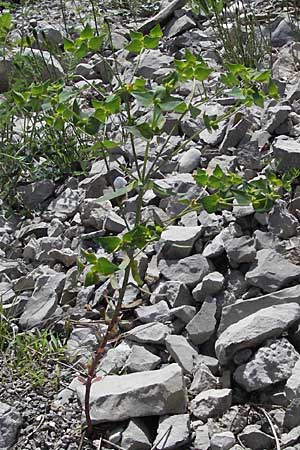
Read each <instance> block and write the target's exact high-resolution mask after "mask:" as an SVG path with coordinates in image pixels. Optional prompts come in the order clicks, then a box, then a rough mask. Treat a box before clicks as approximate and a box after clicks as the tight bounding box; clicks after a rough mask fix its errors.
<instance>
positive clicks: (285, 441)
mask: <svg viewBox="0 0 300 450" xmlns="http://www.w3.org/2000/svg"><path fill="white" fill-rule="evenodd" d="M299 438H300V426H297V427H295V428H293V429H292V430H291V431H290V432H289V433H284V434H282V436H281V442H282V445H283V446H284V448H286V445H293V447H288V448H289V449H292V450H299V448H298V446H296V444H297V443H298V442H299ZM286 450H287V448H286Z"/></svg>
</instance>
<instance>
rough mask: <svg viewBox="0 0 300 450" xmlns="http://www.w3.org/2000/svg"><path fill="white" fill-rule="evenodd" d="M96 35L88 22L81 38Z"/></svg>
mask: <svg viewBox="0 0 300 450" xmlns="http://www.w3.org/2000/svg"><path fill="white" fill-rule="evenodd" d="M93 36H94V33H93V30H92V28H91V27H90V25H89V24H86V26H85V28H84V30H83V31H82V32H81V33H80V38H81V39H84V40H86V39H91V38H92V37H93Z"/></svg>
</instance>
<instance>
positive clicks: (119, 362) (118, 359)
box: [90, 329, 131, 376]
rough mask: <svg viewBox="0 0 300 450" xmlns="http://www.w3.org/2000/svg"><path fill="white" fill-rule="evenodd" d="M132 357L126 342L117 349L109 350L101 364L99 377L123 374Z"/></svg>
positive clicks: (98, 372)
mask: <svg viewBox="0 0 300 450" xmlns="http://www.w3.org/2000/svg"><path fill="white" fill-rule="evenodd" d="M104 331H105V329H104V330H102V332H104ZM90 334H91V333H90ZM130 355H131V348H130V346H129V345H128V344H127V342H124V341H123V342H121V343H120V344H119V345H118V346H117V347H115V348H111V349H109V350H108V352H107V354H106V355H105V356H104V358H103V359H102V360H101V362H100V365H99V370H98V371H97V375H99V376H104V375H105V376H106V375H111V374H119V373H121V372H122V371H123V369H124V367H125V364H126V362H127V360H128V358H129V356H130Z"/></svg>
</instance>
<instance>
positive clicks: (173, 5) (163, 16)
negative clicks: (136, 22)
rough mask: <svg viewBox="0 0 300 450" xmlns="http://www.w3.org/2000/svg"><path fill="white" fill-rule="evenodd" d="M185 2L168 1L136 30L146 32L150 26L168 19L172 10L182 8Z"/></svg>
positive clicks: (178, 0)
mask: <svg viewBox="0 0 300 450" xmlns="http://www.w3.org/2000/svg"><path fill="white" fill-rule="evenodd" d="M186 3H187V0H173V1H172V2H170V3H168V4H167V5H166V6H165V8H163V9H162V10H161V11H159V12H158V13H157V14H156V15H155V16H153V17H151V19H148V20H147V21H146V22H144V23H143V24H142V25H141V26H140V27H139V28H138V31H141V32H142V33H144V34H145V33H148V32H149V31H150V30H151V29H152V28H154V27H155V25H157V24H158V23H159V24H162V25H163V24H164V23H167V22H168V21H169V19H170V18H171V17H172V16H173V14H174V12H175V11H176V10H177V9H180V8H183V6H185V4H186Z"/></svg>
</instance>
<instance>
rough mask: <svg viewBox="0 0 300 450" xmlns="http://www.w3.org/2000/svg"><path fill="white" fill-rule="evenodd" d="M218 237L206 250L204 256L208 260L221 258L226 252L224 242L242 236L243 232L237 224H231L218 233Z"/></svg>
mask: <svg viewBox="0 0 300 450" xmlns="http://www.w3.org/2000/svg"><path fill="white" fill-rule="evenodd" d="M216 234H217V236H216V237H215V238H214V239H213V240H212V241H211V242H210V243H209V244H208V245H207V246H206V247H205V248H204V250H203V254H202V255H203V256H205V257H206V258H216V257H218V256H221V255H222V254H223V253H224V251H225V247H224V242H225V241H226V240H230V239H233V238H235V237H239V236H241V230H240V229H239V227H237V226H236V224H230V225H229V226H228V227H227V228H225V229H223V230H221V231H217V232H216Z"/></svg>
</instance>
